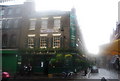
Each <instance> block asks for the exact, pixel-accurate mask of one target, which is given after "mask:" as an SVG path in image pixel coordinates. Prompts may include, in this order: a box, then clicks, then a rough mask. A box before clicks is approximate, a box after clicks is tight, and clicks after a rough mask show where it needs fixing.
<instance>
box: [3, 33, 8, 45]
mask: <svg viewBox="0 0 120 81" xmlns="http://www.w3.org/2000/svg"><path fill="white" fill-rule="evenodd" d="M7 44H8V35H7V34H4V35H2V47H7Z"/></svg>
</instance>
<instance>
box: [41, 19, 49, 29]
mask: <svg viewBox="0 0 120 81" xmlns="http://www.w3.org/2000/svg"><path fill="white" fill-rule="evenodd" d="M47 23H48V22H47V19H43V20H42V22H41V28H42V29H46V28H47Z"/></svg>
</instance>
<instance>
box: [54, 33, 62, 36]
mask: <svg viewBox="0 0 120 81" xmlns="http://www.w3.org/2000/svg"><path fill="white" fill-rule="evenodd" d="M52 35H53V36H60V35H61V33H60V34H52Z"/></svg>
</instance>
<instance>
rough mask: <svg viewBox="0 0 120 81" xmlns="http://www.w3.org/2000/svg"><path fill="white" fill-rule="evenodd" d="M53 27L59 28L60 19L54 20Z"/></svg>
mask: <svg viewBox="0 0 120 81" xmlns="http://www.w3.org/2000/svg"><path fill="white" fill-rule="evenodd" d="M54 27H55V28H60V19H55V20H54Z"/></svg>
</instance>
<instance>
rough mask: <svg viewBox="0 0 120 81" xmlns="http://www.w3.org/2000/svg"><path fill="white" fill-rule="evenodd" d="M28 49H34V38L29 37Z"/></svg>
mask: <svg viewBox="0 0 120 81" xmlns="http://www.w3.org/2000/svg"><path fill="white" fill-rule="evenodd" d="M28 48H34V37H28Z"/></svg>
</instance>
